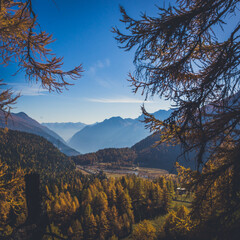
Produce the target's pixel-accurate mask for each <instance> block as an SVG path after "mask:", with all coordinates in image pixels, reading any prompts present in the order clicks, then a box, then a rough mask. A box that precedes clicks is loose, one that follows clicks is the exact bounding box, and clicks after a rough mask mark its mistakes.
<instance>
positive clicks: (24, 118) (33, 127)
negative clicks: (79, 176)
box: [0, 111, 79, 156]
mask: <svg viewBox="0 0 240 240" xmlns="http://www.w3.org/2000/svg"><path fill="white" fill-rule="evenodd" d="M5 127H7V128H8V129H11V130H18V131H22V132H27V133H33V134H36V135H38V136H41V137H44V138H45V139H47V140H48V141H49V142H51V143H53V144H54V145H55V146H56V147H57V148H58V149H59V150H60V151H61V152H63V153H64V154H66V155H68V156H72V155H78V154H79V152H77V151H76V150H74V149H72V148H70V147H69V146H67V144H66V143H65V141H64V140H63V139H62V138H61V137H60V136H59V135H58V134H56V133H55V132H53V131H52V130H50V129H48V128H47V127H45V126H42V125H41V124H40V123H38V122H37V121H35V120H34V119H32V118H30V117H29V116H28V115H27V114H26V113H24V112H20V113H11V115H9V116H8V118H7V120H6V117H5V113H4V112H2V111H0V128H5Z"/></svg>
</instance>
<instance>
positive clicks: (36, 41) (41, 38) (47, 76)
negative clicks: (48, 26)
mask: <svg viewBox="0 0 240 240" xmlns="http://www.w3.org/2000/svg"><path fill="white" fill-rule="evenodd" d="M52 42H54V39H53V36H52V35H50V34H48V33H46V32H45V31H42V30H41V28H40V25H39V23H38V19H37V15H36V13H35V12H34V8H33V5H32V0H21V1H17V0H1V1H0V64H1V65H4V66H6V65H7V64H9V63H11V62H15V63H17V65H18V71H23V72H25V76H26V79H27V80H28V81H30V82H36V83H40V85H41V86H42V87H43V88H44V89H47V90H49V92H51V91H57V92H61V91H62V90H63V89H64V88H66V87H67V86H69V85H71V83H69V82H68V81H67V80H66V78H70V79H72V80H76V79H78V78H80V77H81V72H82V66H81V65H79V66H77V67H75V68H74V69H72V70H70V71H63V70H62V65H63V58H62V57H56V56H55V55H54V54H53V53H52V51H51V49H49V48H48V46H49V44H50V43H52ZM4 85H6V83H5V82H4V80H1V82H0V88H1V92H0V110H1V111H9V110H10V108H11V105H12V104H14V103H15V102H16V100H17V99H18V97H19V95H14V93H13V92H12V91H11V89H6V86H4Z"/></svg>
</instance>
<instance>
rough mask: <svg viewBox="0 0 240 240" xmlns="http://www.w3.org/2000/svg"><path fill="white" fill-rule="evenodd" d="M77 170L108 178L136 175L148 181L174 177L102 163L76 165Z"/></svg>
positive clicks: (153, 169) (163, 173) (155, 169)
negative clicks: (104, 175) (103, 175)
mask: <svg viewBox="0 0 240 240" xmlns="http://www.w3.org/2000/svg"><path fill="white" fill-rule="evenodd" d="M76 170H77V171H80V172H82V173H83V174H85V175H88V174H96V175H97V174H101V173H103V174H106V176H107V177H114V178H117V177H122V176H128V175H135V176H137V177H141V178H146V179H157V178H159V177H162V176H164V177H168V176H174V175H173V174H169V172H168V171H166V170H163V169H157V168H145V167H137V166H133V167H119V168H117V167H113V166H112V165H111V164H107V163H102V164H101V163H100V164H95V165H91V166H81V165H76Z"/></svg>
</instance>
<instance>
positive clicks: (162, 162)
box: [72, 134, 195, 173]
mask: <svg viewBox="0 0 240 240" xmlns="http://www.w3.org/2000/svg"><path fill="white" fill-rule="evenodd" d="M159 139H160V136H159V135H158V134H155V135H150V136H148V137H147V138H145V139H143V140H141V141H140V142H138V143H136V144H135V145H134V146H132V147H131V148H106V149H102V150H99V151H97V152H96V153H88V154H83V155H78V156H73V157H72V159H73V160H74V162H75V163H76V164H80V165H89V164H94V163H95V162H98V163H101V162H104V163H114V164H116V163H117V164H118V165H120V166H126V165H128V166H129V165H131V164H137V165H138V166H140V167H149V168H160V169H164V170H167V171H168V172H169V173H176V169H175V163H176V161H177V162H179V163H180V165H182V166H185V167H190V168H192V169H195V163H194V161H187V160H185V159H184V157H180V155H181V148H180V145H177V146H169V145H166V144H161V145H158V146H155V143H156V141H158V140H159ZM190 157H191V156H190Z"/></svg>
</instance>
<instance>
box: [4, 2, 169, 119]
mask: <svg viewBox="0 0 240 240" xmlns="http://www.w3.org/2000/svg"><path fill="white" fill-rule="evenodd" d="M55 2H56V5H55V4H54V1H51V0H41V1H37V0H33V3H34V4H33V6H34V9H35V11H36V13H37V14H38V21H39V23H40V25H41V28H42V29H43V30H45V31H47V32H48V33H52V34H53V36H54V38H55V39H56V41H55V42H54V43H53V44H51V49H52V50H53V52H54V53H56V55H57V56H64V66H63V69H64V70H69V69H72V68H73V67H75V66H77V65H79V64H80V63H82V65H83V68H84V70H85V71H84V73H83V77H82V78H81V79H79V80H77V81H75V82H74V83H75V85H74V86H70V87H69V90H68V91H63V93H61V94H57V93H48V92H47V91H46V90H42V89H41V88H39V86H38V85H36V84H34V83H30V84H29V83H27V81H26V80H25V77H24V74H23V73H19V74H17V75H16V76H12V74H13V73H14V72H15V71H16V70H17V69H16V67H15V65H14V64H10V65H9V66H7V67H4V68H3V67H1V73H2V78H3V79H4V80H5V82H7V83H8V84H9V86H10V87H12V89H13V90H14V91H16V92H18V91H20V92H21V94H22V97H21V98H19V100H18V102H17V104H16V105H15V106H14V108H15V109H14V110H13V112H20V111H23V112H25V113H27V114H28V115H29V116H31V117H32V118H34V119H36V120H37V121H39V122H84V123H94V122H99V121H102V120H104V119H106V118H110V117H112V116H121V117H124V118H127V117H130V118H135V117H137V116H139V115H140V114H141V110H140V106H141V105H142V103H143V101H144V96H141V95H140V94H135V95H134V94H133V93H132V90H131V88H130V86H129V82H128V81H127V80H126V79H127V75H128V73H129V72H133V71H134V66H133V64H132V61H133V56H134V52H133V51H132V52H124V51H123V50H122V49H119V48H118V45H117V42H116V41H115V39H114V35H113V33H111V28H112V27H113V26H115V25H117V26H118V27H120V28H122V29H123V28H124V25H123V24H122V23H120V21H119V19H120V18H121V15H120V12H119V5H122V6H123V7H125V9H126V10H127V12H128V13H129V15H130V16H133V17H138V16H139V14H140V13H141V12H146V13H147V14H149V15H156V8H155V7H154V5H155V4H158V5H160V6H162V2H163V1H155V0H69V1H65V0H55ZM145 106H146V108H147V110H148V111H149V112H154V111H157V110H159V109H168V108H169V107H170V105H169V103H168V102H165V101H162V100H159V99H158V98H157V97H156V98H154V99H149V101H148V102H145Z"/></svg>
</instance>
